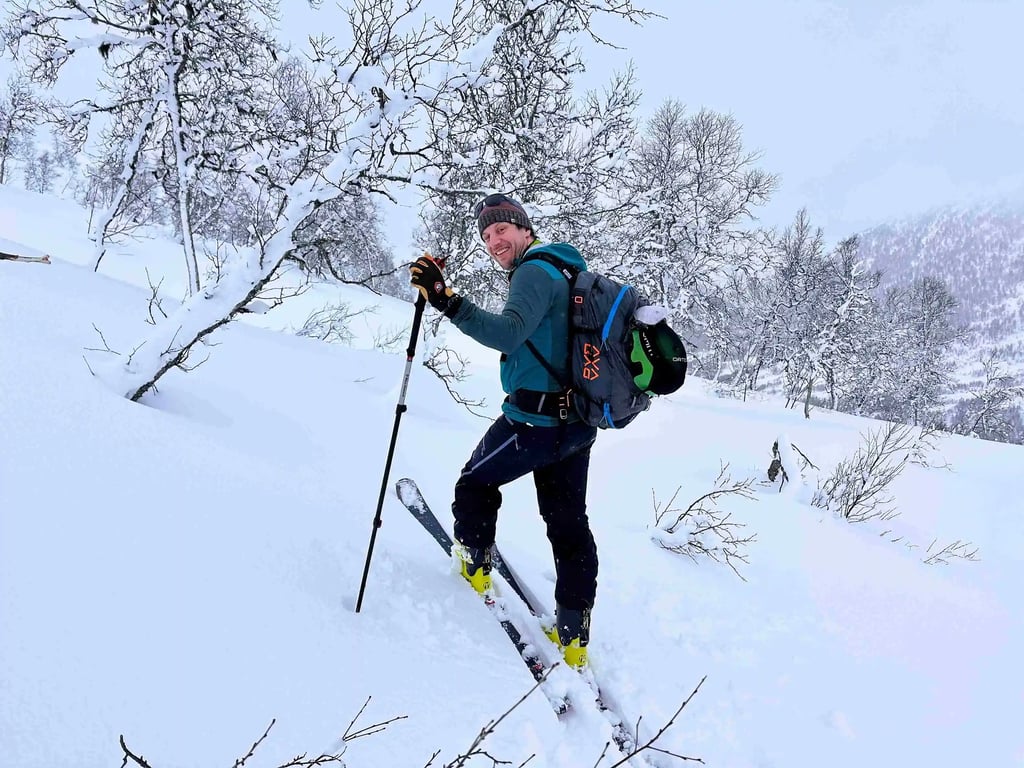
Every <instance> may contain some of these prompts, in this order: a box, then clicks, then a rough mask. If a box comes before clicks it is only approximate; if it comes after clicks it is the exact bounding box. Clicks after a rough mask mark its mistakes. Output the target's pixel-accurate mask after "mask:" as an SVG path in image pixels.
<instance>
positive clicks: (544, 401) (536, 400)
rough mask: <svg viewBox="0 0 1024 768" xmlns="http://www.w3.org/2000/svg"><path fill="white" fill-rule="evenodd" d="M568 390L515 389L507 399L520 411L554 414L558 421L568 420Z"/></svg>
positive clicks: (569, 403) (569, 407) (542, 414)
mask: <svg viewBox="0 0 1024 768" xmlns="http://www.w3.org/2000/svg"><path fill="white" fill-rule="evenodd" d="M571 397H572V395H571V393H569V392H537V391H535V390H532V389H517V390H516V391H515V392H513V393H512V394H511V395H509V396H508V401H509V403H510V404H511V405H514V406H515V407H516V408H518V409H519V410H521V411H525V412H526V413H536V414H538V415H540V416H554V417H555V418H556V419H558V420H559V421H568V420H569V413H570V412H571V408H572V406H571V399H570V398H571Z"/></svg>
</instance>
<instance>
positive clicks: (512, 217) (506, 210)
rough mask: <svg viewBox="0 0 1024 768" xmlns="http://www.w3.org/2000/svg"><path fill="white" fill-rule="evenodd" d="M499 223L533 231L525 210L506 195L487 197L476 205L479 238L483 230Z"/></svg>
mask: <svg viewBox="0 0 1024 768" xmlns="http://www.w3.org/2000/svg"><path fill="white" fill-rule="evenodd" d="M499 221H505V222H508V223H509V224H515V225H517V226H520V227H523V228H524V229H528V230H530V231H531V232H532V231H533V224H531V223H530V217H529V216H527V215H526V209H524V208H523V206H522V205H520V204H519V202H518V201H516V200H513V199H512V198H511V197H509V196H508V195H488V196H487V197H485V198H484V199H483V200H481V201H480V202H479V203H477V207H476V225H477V227H479V229H480V236H481V237H483V234H484V230H485V229H487V228H488V227H489V226H491V224H497V223H498V222H499Z"/></svg>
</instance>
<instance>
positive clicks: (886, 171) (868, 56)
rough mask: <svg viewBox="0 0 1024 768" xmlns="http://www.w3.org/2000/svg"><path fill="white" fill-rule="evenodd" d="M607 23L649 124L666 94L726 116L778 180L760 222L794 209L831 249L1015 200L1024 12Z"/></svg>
mask: <svg viewBox="0 0 1024 768" xmlns="http://www.w3.org/2000/svg"><path fill="white" fill-rule="evenodd" d="M642 4H643V5H644V7H646V8H648V9H650V10H653V11H656V12H658V13H660V14H662V15H663V16H665V17H667V18H666V19H665V20H653V21H651V22H650V23H648V24H647V25H646V26H645V27H644V28H642V29H635V28H633V29H631V28H629V27H627V26H626V25H624V24H622V23H616V24H607V23H606V24H603V25H602V27H601V29H602V31H603V32H604V34H605V35H606V36H607V37H608V38H610V39H613V40H616V41H619V42H620V43H621V45H623V47H625V48H626V49H627V50H626V51H625V52H623V53H621V54H615V55H609V53H608V52H607V51H605V52H603V53H602V54H601V55H600V56H595V57H593V58H592V59H591V61H590V68H591V72H590V73H589V75H588V77H592V78H594V79H593V84H594V85H597V84H599V83H600V82H602V81H603V80H604V79H607V73H608V72H610V71H612V70H613V69H616V68H621V66H622V63H624V62H625V61H627V60H628V59H630V58H631V59H632V60H633V61H634V63H635V65H636V67H637V75H638V79H639V82H640V85H641V88H642V90H643V91H644V99H643V102H642V109H643V113H644V114H645V115H650V114H651V113H652V112H653V111H654V110H655V109H656V108H657V107H658V105H659V104H661V103H662V102H664V101H665V99H668V98H675V99H678V100H679V101H680V102H682V103H683V104H685V105H686V106H687V108H688V110H689V111H696V110H698V109H700V108H701V107H708V108H711V109H714V110H717V111H720V112H728V113H731V114H732V115H733V116H734V117H735V118H736V120H737V121H738V122H739V123H740V125H742V126H743V139H744V146H745V147H747V148H748V149H759V150H761V151H762V153H763V156H762V161H761V165H762V167H764V168H765V169H766V170H768V171H771V172H773V173H777V174H779V175H780V176H781V179H782V184H781V187H780V189H779V191H778V192H777V193H776V195H775V198H774V200H773V202H772V203H771V204H770V205H769V206H767V207H766V208H765V209H763V215H762V217H761V218H762V220H763V221H764V222H765V223H768V224H783V225H784V224H787V223H789V222H790V221H791V220H792V218H793V215H794V214H795V213H796V211H797V210H798V209H799V208H800V207H804V206H805V207H807V209H808V212H809V213H810V215H811V221H812V222H813V223H814V224H816V225H818V226H822V227H824V229H825V233H826V236H827V237H828V239H830V240H835V239H838V238H840V237H844V236H846V235H848V234H852V233H853V232H856V231H859V230H861V229H863V228H866V227H870V226H872V225H873V224H876V223H880V222H882V221H884V220H888V219H891V218H893V217H898V216H902V215H907V214H912V213H915V212H918V211H921V210H925V209H928V208H931V207H933V206H935V205H939V204H944V203H948V202H962V201H964V200H967V199H977V198H979V197H987V196H1002V195H1006V194H1010V193H1013V194H1019V193H1020V191H1021V190H1022V189H1024V168H1022V167H1021V159H1022V155H1024V153H1022V151H1021V147H1020V142H1021V138H1022V137H1024V78H1022V73H1024V46H1022V44H1021V40H1020V38H1021V34H1022V32H1024V2H1021V0H1008V1H1006V2H986V1H985V0H918V1H914V0H840V1H837V2H825V0H783V1H781V2H780V1H777V0H773V2H764V0H646V2H644V3H642Z"/></svg>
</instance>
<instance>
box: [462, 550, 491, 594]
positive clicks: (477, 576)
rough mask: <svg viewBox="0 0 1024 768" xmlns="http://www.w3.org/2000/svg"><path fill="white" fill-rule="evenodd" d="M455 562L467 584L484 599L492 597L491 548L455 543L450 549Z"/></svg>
mask: <svg viewBox="0 0 1024 768" xmlns="http://www.w3.org/2000/svg"><path fill="white" fill-rule="evenodd" d="M452 557H453V558H454V560H455V563H456V566H457V568H458V571H459V573H461V574H462V578H464V579H465V580H466V581H468V582H469V584H470V586H471V587H473V589H475V590H476V591H477V592H478V593H480V594H481V595H483V596H484V597H491V596H493V595H494V589H493V587H492V585H491V548H490V547H484V548H479V547H467V546H465V545H463V544H461V543H460V542H458V541H456V542H455V545H454V546H453V547H452Z"/></svg>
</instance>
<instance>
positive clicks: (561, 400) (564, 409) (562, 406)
mask: <svg viewBox="0 0 1024 768" xmlns="http://www.w3.org/2000/svg"><path fill="white" fill-rule="evenodd" d="M571 395H572V392H563V393H562V394H560V395H559V396H558V420H559V421H568V420H569V405H570V402H571V400H570V396H571Z"/></svg>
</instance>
